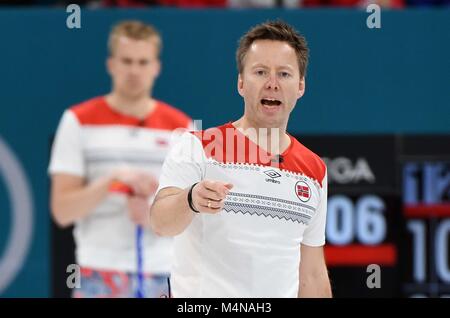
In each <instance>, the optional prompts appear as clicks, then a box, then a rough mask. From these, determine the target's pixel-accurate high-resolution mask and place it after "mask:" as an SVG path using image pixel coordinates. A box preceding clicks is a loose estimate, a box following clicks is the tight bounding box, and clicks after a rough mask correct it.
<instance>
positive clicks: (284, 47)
mask: <svg viewBox="0 0 450 318" xmlns="http://www.w3.org/2000/svg"><path fill="white" fill-rule="evenodd" d="M271 51H276V52H277V53H278V54H295V50H294V48H293V47H291V46H290V45H289V44H288V43H287V42H283V41H276V40H256V41H254V42H253V43H252V44H251V45H250V48H249V50H248V53H254V54H267V53H269V52H271Z"/></svg>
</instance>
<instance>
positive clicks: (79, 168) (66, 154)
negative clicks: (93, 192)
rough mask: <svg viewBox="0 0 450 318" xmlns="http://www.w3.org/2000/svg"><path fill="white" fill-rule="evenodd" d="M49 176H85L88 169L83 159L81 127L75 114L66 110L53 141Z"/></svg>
mask: <svg viewBox="0 0 450 318" xmlns="http://www.w3.org/2000/svg"><path fill="white" fill-rule="evenodd" d="M48 172H49V174H54V173H68V174H73V175H77V176H85V172H86V167H85V161H84V158H83V146H82V140H81V125H80V123H79V122H78V119H77V118H76V116H75V114H74V113H73V112H72V111H70V110H66V111H65V112H64V114H63V116H62V118H61V121H60V122H59V125H58V129H57V131H56V135H55V139H54V140H53V146H52V153H51V158H50V165H49V168H48Z"/></svg>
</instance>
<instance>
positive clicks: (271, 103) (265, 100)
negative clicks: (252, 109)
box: [261, 98, 281, 106]
mask: <svg viewBox="0 0 450 318" xmlns="http://www.w3.org/2000/svg"><path fill="white" fill-rule="evenodd" d="M261 104H262V105H265V106H280V105H281V101H279V100H278V99H271V98H270V99H269V98H263V99H261Z"/></svg>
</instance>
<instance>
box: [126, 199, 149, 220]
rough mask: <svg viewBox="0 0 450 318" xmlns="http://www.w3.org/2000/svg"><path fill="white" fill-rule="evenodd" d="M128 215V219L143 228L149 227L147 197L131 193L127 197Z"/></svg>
mask: <svg viewBox="0 0 450 318" xmlns="http://www.w3.org/2000/svg"><path fill="white" fill-rule="evenodd" d="M127 208H128V216H129V218H130V220H131V221H132V222H133V223H135V224H137V225H142V226H143V227H145V228H149V227H150V215H149V213H148V211H149V210H150V204H149V203H148V198H145V197H141V196H138V195H132V196H129V197H128V198H127Z"/></svg>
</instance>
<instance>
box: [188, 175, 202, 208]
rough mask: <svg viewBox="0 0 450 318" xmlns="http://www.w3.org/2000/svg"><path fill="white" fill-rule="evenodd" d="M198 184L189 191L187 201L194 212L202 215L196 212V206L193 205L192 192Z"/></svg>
mask: <svg viewBox="0 0 450 318" xmlns="http://www.w3.org/2000/svg"><path fill="white" fill-rule="evenodd" d="M197 183H198V182H196V183H194V184H193V185H192V186H191V188H190V189H189V192H188V195H187V200H188V204H189V208H190V209H191V210H192V211H194V212H195V213H200V211H198V210H196V209H195V208H194V204H193V203H192V190H193V189H194V187H195V186H196V185H197Z"/></svg>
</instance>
